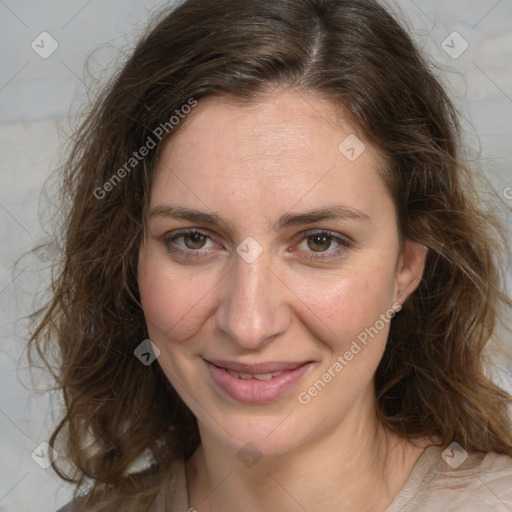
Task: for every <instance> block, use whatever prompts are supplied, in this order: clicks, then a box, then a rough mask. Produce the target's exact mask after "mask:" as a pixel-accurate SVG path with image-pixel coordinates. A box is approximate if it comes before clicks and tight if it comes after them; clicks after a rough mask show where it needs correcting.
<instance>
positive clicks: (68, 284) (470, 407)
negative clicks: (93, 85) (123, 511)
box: [30, 0, 512, 503]
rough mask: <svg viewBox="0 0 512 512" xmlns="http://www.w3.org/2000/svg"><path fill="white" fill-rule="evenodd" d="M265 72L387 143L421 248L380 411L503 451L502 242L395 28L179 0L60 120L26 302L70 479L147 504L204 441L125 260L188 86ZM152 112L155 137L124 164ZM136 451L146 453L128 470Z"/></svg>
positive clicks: (136, 240)
mask: <svg viewBox="0 0 512 512" xmlns="http://www.w3.org/2000/svg"><path fill="white" fill-rule="evenodd" d="M270 89H299V90H303V91H306V92H310V93H314V94H319V95H322V96H323V97H325V98H328V99H330V100H331V101H332V104H333V108H337V107H340V108H341V109H342V110H343V112H345V113H347V114H348V115H349V116H351V119H352V120H353V122H354V123H355V125H356V126H358V127H359V128H360V130H361V133H362V134H363V135H364V137H365V138H366V140H367V141H368V142H369V143H371V144H373V145H374V146H375V147H377V148H379V149H380V150H381V151H382V153H383V154H384V155H385V156H386V160H387V165H386V167H385V168H384V169H382V174H383V177H384V179H385V181H386V184H387V186H388V187H389V190H390V191H391V193H392V195H393V198H394V201H395V204H396V206H397V211H398V225H399V229H400V234H401V237H402V239H412V240H415V241H418V242H421V243H422V244H425V245H426V246H427V247H428V248H429V252H428V257H427V263H426V269H425V273H424V277H423V280H422V281H421V283H420V285H419V288H418V289H417V290H416V291H415V293H414V294H413V295H412V296H411V297H410V298H409V299H408V300H407V301H406V303H405V304H404V307H403V310H402V311H401V313H399V314H398V315H397V316H396V318H394V319H393V321H392V325H391V331H390V336H389V341H388V344H387V347H386V350H385V353H384V356H383V359H382V361H381V363H380V365H379V367H378V370H377V374H376V379H375V384H376V389H375V393H376V397H377V402H378V408H379V414H380V417H381V421H382V423H383V424H384V425H385V426H386V427H387V428H389V429H390V430H392V431H394V432H395V433H397V434H399V435H401V436H404V437H407V438H410V439H413V438H415V437H420V436H427V435H428V436H430V435H433V436H438V437H439V438H440V439H441V441H442V444H443V445H448V444H449V443H451V442H452V441H457V442H458V443H459V444H461V445H462V446H463V447H464V448H465V449H466V450H468V451H471V450H480V451H484V452H490V451H494V452H499V453H505V454H508V455H511V456H512V434H511V432H512V426H511V419H510V417H508V415H507V405H508V404H509V403H510V402H511V400H512V398H511V397H510V396H509V395H508V394H507V393H505V392H504V391H503V390H501V389H500V388H499V387H498V386H497V385H495V384H494V383H493V382H492V380H490V378H489V377H488V376H487V375H486V367H485V365H484V362H485V359H484V357H485V353H484V349H485V348H486V347H487V345H488V342H489V341H490V340H491V339H494V337H495V335H496V332H497V322H498V320H499V315H500V314H502V312H503V311H505V310H507V311H509V308H510V306H511V302H510V300H509V299H508V298H507V297H506V296H505V295H504V294H503V292H502V291H501V287H500V277H501V275H500V272H499V267H498V264H497V261H498V258H499V257H500V255H503V254H504V252H503V251H504V247H503V244H505V243H506V242H505V241H504V240H505V239H504V237H502V236H501V235H500V233H502V231H501V229H502V228H501V227H500V223H499V221H498V220H497V218H495V217H494V216H492V215H491V214H489V213H486V212H485V211H484V209H483V208H482V206H481V205H480V204H479V201H478V199H477V195H476V185H475V184H474V177H473V174H474V173H473V171H471V170H468V169H467V168H466V167H465V166H464V165H463V164H462V160H463V157H462V155H461V154H459V153H460V147H461V144H460V140H459V139H460V133H459V132H460V129H459V124H458V121H457V113H456V111H455V109H454V107H453V105H452V103H451V101H450V99H449V98H448V96H447V94H446V92H445V90H444V88H443V87H442V86H441V85H440V83H439V82H438V80H437V79H436V78H435V76H434V74H433V72H432V70H431V69H430V67H429V66H428V65H427V64H426V62H425V60H424V58H423V57H422V56H421V55H420V53H419V51H418V50H417V48H416V47H415V45H414V44H413V42H412V41H411V38H410V37H409V35H408V34H407V32H406V31H405V30H404V29H403V28H402V27H401V26H400V25H399V24H398V23H397V22H396V21H395V20H394V18H393V17H392V16H391V15H390V14H388V12H387V11H386V10H385V9H384V8H383V7H381V6H380V5H379V4H378V3H377V2H376V1H372V0H251V1H250V2H248V1H246V0H216V1H215V2H207V1H205V0H187V1H185V2H183V3H182V4H181V5H179V6H178V7H177V8H175V9H173V10H172V11H171V12H169V13H168V12H165V13H164V15H163V17H162V18H161V19H160V20H159V21H158V20H157V21H155V22H154V23H153V25H152V26H150V27H149V28H148V30H147V32H146V33H145V35H144V37H142V38H141V40H140V41H139V43H138V44H137V46H136V48H135V50H134V52H133V54H132V55H131V56H130V58H129V59H128V60H127V62H126V63H125V64H124V66H123V67H122V69H121V70H120V71H119V73H118V74H117V76H115V77H114V79H113V80H112V82H111V83H110V84H109V85H108V86H107V87H106V88H105V89H104V90H103V92H102V94H101V96H100V97H99V99H98V100H97V101H96V103H95V104H94V105H93V107H92V110H91V112H90V113H89V115H88V116H87V119H85V121H83V123H82V124H81V125H80V127H79V128H78V129H77V130H76V132H75V133H74V135H73V146H72V148H71V151H70V153H69V157H68V158H67V160H66V162H65V165H64V168H63V174H62V176H63V178H62V179H63V182H62V189H61V191H62V200H63V207H64V209H63V213H62V217H61V218H62V219H63V222H64V226H63V238H64V242H65V243H64V247H63V254H62V259H61V261H60V264H59V265H58V267H57V273H56V275H55V277H54V280H53V286H52V297H51V299H50V301H49V303H48V304H46V305H45V306H44V307H42V308H41V309H40V310H39V311H38V312H37V313H35V314H34V317H33V319H34V321H35V322H36V324H35V325H34V328H33V331H32V335H31V340H30V342H31V348H32V349H36V350H37V351H38V353H39V355H40V356H41V357H42V358H43V359H45V360H46V361H47V362H48V364H49V365H52V361H50V356H49V354H51V353H55V352H56V353H57V360H56V361H54V362H53V363H54V366H55V365H56V370H55V376H56V379H57V386H58V389H60V390H61V391H62V393H63V397H64V402H65V416H64V418H63V419H62V421H61V422H60V423H59V425H58V426H57V428H56V430H55V432H54V433H53V435H52V437H51V440H50V442H51V444H52V445H54V444H56V447H58V451H59V453H60V454H61V456H62V455H67V461H68V463H69V464H67V465H65V467H63V466H62V464H61V463H60V462H59V461H62V462H65V461H66V459H65V458H64V457H61V458H60V459H59V460H58V461H57V463H56V464H55V465H54V467H55V469H56V471H57V472H58V473H59V474H60V475H61V476H62V477H63V478H66V479H69V480H72V481H75V482H77V484H78V485H77V488H81V487H83V486H84V485H85V483H86V482H87V480H89V479H90V480H91V481H92V488H91V489H90V493H91V495H93V496H99V495H100V493H101V492H102V491H104V490H105V489H112V488H113V489H118V490H119V489H123V493H124V494H125V495H133V496H136V497H138V499H139V501H140V503H142V501H143V498H142V495H143V494H144V492H143V491H144V490H146V491H147V493H146V494H148V495H152V494H151V493H152V492H153V491H150V490H149V489H150V487H151V486H152V485H154V486H155V488H157V487H158V482H159V480H160V479H161V478H162V474H163V473H162V471H163V470H164V469H165V468H166V467H168V465H169V463H170V461H171V460H173V459H175V458H178V457H185V458H186V457H188V456H190V455H191V454H192V453H193V451H194V450H195V448H196V447H197V445H198V443H199V436H198V430H197V424H196V420H195V418H194V417H193V415H192V413H191V412H190V411H189V409H188V408H187V407H186V406H185V405H184V403H183V402H182V400H181V399H180V397H179V396H178V395H177V394H176V392H175V391H174V390H173V388H172V387H171V385H170V384H169V382H168V380H167V379H166V378H165V376H164V374H163V372H162V371H161V369H160V367H159V366H158V365H157V364H153V365H151V366H148V367H147V366H145V365H143V364H141V362H140V361H139V360H138V359H137V358H136V357H135V356H134V349H135V348H136V347H137V346H138V345H139V344H140V343H141V342H142V341H143V340H144V339H145V338H147V337H148V335H147V330H146V324H145V321H144V316H143V311H142V308H141V306H140V301H139V292H138V287H137V280H136V269H137V255H138V249H139V246H140V243H141V241H142V238H143V236H144V226H145V218H146V211H147V205H148V200H149V191H150V188H151V182H152V174H153V171H154V169H155V164H156V161H157V160H158V157H159V154H160V148H161V147H162V145H163V142H164V141H167V140H169V139H171V138H172V136H173V135H174V134H175V133H177V131H178V130H179V129H180V128H181V126H183V124H184V123H183V122H179V123H178V124H177V125H176V126H173V127H171V126H170V123H169V119H170V117H171V116H172V115H174V113H175V112H176V111H177V110H178V111H180V109H182V107H183V105H186V104H189V105H190V104H192V102H191V99H192V101H197V102H199V103H200V102H201V98H204V97H206V96H212V95H226V96H228V97H230V98H233V100H235V99H236V100H237V101H242V102H248V103H250V102H255V101H257V100H258V98H261V95H263V94H265V93H266V92H268V91H269V90H270ZM165 123H167V124H165ZM162 126H166V127H167V130H166V131H165V134H164V135H165V137H162V140H161V141H158V147H157V148H156V149H155V150H154V151H149V152H148V154H147V155H146V156H145V157H144V158H143V159H141V160H138V161H137V163H135V162H132V164H133V166H132V167H131V168H127V167H126V164H127V162H129V161H130V158H133V153H134V151H137V150H138V149H139V148H141V147H142V146H144V145H147V141H148V137H149V138H152V139H153V140H155V141H156V140H157V137H156V136H155V132H156V133H160V132H158V130H157V128H158V127H162ZM160 131H161V129H160ZM130 165H131V164H130ZM122 168H124V169H125V172H124V173H123V172H120V171H119V170H120V169H122ZM114 174H116V175H117V177H118V178H120V179H115V180H114V182H112V179H113V176H114ZM121 175H122V176H121ZM121 177H122V179H121ZM107 182H109V183H110V184H111V185H110V186H105V185H104V184H106V183H107ZM98 190H101V191H102V192H101V193H100V192H98ZM98 196H101V197H98ZM55 349H56V350H55ZM145 450H150V451H151V452H152V454H153V458H154V460H155V464H154V465H152V466H151V469H150V470H148V471H149V472H148V471H146V472H145V473H144V474H142V473H141V474H139V476H137V475H132V476H127V472H128V470H129V468H130V467H131V466H132V464H133V463H134V462H135V461H136V460H137V459H138V458H139V457H140V456H141V454H143V453H144V452H145ZM59 464H60V465H59ZM150 483H151V484H150ZM148 499H149V498H148ZM149 501H151V500H150V499H149ZM148 503H149V502H148Z"/></svg>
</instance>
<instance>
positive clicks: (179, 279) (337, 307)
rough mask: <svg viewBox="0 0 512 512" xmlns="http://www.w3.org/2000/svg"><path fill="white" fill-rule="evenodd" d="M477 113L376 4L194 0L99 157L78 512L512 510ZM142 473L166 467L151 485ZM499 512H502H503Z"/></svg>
mask: <svg viewBox="0 0 512 512" xmlns="http://www.w3.org/2000/svg"><path fill="white" fill-rule="evenodd" d="M458 130H459V128H458V124H457V116H456V112H455V111H454V108H453V106H452V104H451V102H450V100H449V98H448V97H447V95H446V93H445V91H444V90H443V88H442V87H441V86H440V84H439V83H438V82H437V81H436V79H435V78H434V76H433V74H432V72H431V71H430V70H429V69H428V67H427V66H426V64H425V62H424V60H423V59H422V57H421V55H420V54H419V53H418V51H417V49H416V48H415V46H414V45H413V43H412V41H411V39H410V37H409V36H408V35H407V34H406V32H405V31H404V30H403V29H402V28H401V27H400V26H399V24H398V23H397V22H396V21H395V20H394V19H393V18H392V17H391V16H390V15H389V14H388V13H387V12H386V11H385V10H384V9H383V8H382V7H380V6H379V4H378V3H376V2H374V1H370V0H271V1H270V0H254V1H251V2H246V1H244V0H217V1H216V2H213V3H210V2H205V1H204V0H187V1H185V2H184V3H182V4H181V5H180V6H179V7H177V8H176V9H175V10H173V11H171V12H170V13H168V14H167V15H166V16H165V17H163V18H162V20H161V21H160V22H158V23H157V24H156V25H155V26H154V27H152V28H151V30H148V33H147V34H146V35H145V36H144V38H143V39H142V40H141V41H140V42H139V44H138V45H137V47H136V49H135V51H134V53H133V55H132V56H131V57H130V58H129V59H128V61H127V62H126V64H125V65H124V66H123V69H122V70H121V71H120V73H119V75H118V76H117V77H116V79H115V81H114V82H113V83H112V84H111V85H110V86H109V88H108V89H107V90H106V91H105V93H104V95H103V96H102V97H101V98H100V100H99V101H98V102H97V104H96V105H95V107H94V108H93V111H92V112H91V114H90V116H89V117H88V119H87V120H86V121H85V122H84V123H83V125H82V126H81V128H80V129H79V130H78V131H77V133H76V134H75V137H74V140H75V144H74V146H73V149H72V151H71V154H70V157H69V160H68V161H67V165H66V166H65V176H64V182H63V192H64V194H65V196H66V197H67V198H71V200H70V201H69V202H68V203H67V204H69V209H68V210H66V216H65V219H66V220H65V226H64V233H65V240H66V244H65V252H64V255H63V262H62V266H61V268H60V273H59V274H58V275H57V278H56V280H55V282H54V288H53V291H54V294H53V297H52V300H51V302H50V303H49V304H48V306H47V308H46V309H44V310H43V311H41V314H42V317H37V319H38V322H39V323H38V325H37V326H36V327H35V330H34V332H33V335H32V340H31V341H32V343H33V346H34V347H37V348H38V349H39V351H40V353H42V354H48V353H50V350H51V347H54V346H55V344H56V346H57V347H58V354H59V367H60V370H59V372H58V374H57V378H58V384H59V386H60V388H61V389H62V392H63V396H64V399H65V404H66V414H65V416H64V418H63V420H62V421H61V423H60V424H59V425H58V426H57V428H56V430H55V432H54V434H53V436H52V438H51V440H50V443H51V444H52V445H53V446H55V448H56V449H57V451H58V453H59V454H60V455H61V457H60V458H59V459H58V460H57V461H56V463H55V464H54V469H56V471H57V472H58V474H59V475H61V476H62V477H63V478H66V479H68V480H70V481H74V482H76V483H77V490H83V489H85V488H86V487H87V484H89V485H88V490H87V491H86V492H83V493H82V494H84V495H83V496H81V497H77V498H76V499H75V500H74V501H73V502H72V503H70V504H69V505H68V506H67V507H65V509H64V510H68V511H69V510H73V511H75V510H161V511H163V510H171V511H173V512H174V511H185V510H190V511H191V510H197V511H199V512H211V511H214V512H218V511H222V512H226V511H228V512H229V511H247V510H251V511H261V512H263V511H265V512H267V511H270V510H280V511H290V512H292V511H300V510H307V511H313V510H315V511H316V510H325V511H339V510H347V511H358V512H361V511H388V512H391V511H392V512H396V511H398V510H400V511H409V510H415V511H417V512H419V511H426V510H428V511H436V510H443V511H445V510H464V511H468V510H478V511H482V510H509V509H511V508H512V428H511V419H510V417H509V416H508V415H507V406H508V405H509V404H510V402H511V397H510V396H509V395H508V394H507V393H505V391H503V390H501V389H500V388H499V387H497V386H496V385H495V384H494V383H493V382H492V381H491V380H490V379H489V378H488V376H487V373H486V371H487V368H486V367H485V365H484V350H485V349H486V348H487V347H488V343H489V342H490V340H491V339H494V338H495V336H496V329H497V321H498V319H499V317H498V315H500V314H501V313H500V312H502V311H504V309H505V308H509V307H510V305H511V302H510V300H509V299H508V298H507V297H506V296H505V295H504V294H503V292H502V291H501V289H500V280H499V277H500V274H499V269H498V267H497V263H496V261H497V259H496V258H497V257H496V255H499V254H500V253H499V252H498V251H500V250H501V245H500V242H499V240H500V238H499V235H500V227H499V223H498V221H497V220H496V219H495V218H494V217H492V216H491V215H490V214H487V213H485V212H484V210H483V209H482V207H481V206H480V205H479V203H478V200H477V196H476V189H475V185H474V184H473V180H472V174H471V172H470V171H468V170H466V168H465V167H464V166H463V164H462V163H461V162H462V158H463V155H461V154H460V144H459V132H458ZM141 465H142V466H141ZM500 507H501V508H500Z"/></svg>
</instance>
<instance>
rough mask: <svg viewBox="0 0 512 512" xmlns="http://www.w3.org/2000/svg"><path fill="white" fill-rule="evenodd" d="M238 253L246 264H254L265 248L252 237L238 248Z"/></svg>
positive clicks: (246, 239)
mask: <svg viewBox="0 0 512 512" xmlns="http://www.w3.org/2000/svg"><path fill="white" fill-rule="evenodd" d="M236 252H237V253H238V255H239V256H240V257H241V258H242V259H243V260H244V261H245V262H246V263H253V262H254V261H256V260H257V259H258V258H259V257H260V255H261V253H262V252H263V247H261V245H260V244H259V243H258V242H257V241H256V240H255V239H254V238H253V237H252V236H248V237H247V238H245V239H244V240H243V242H242V243H241V244H240V245H239V246H238V247H237V248H236Z"/></svg>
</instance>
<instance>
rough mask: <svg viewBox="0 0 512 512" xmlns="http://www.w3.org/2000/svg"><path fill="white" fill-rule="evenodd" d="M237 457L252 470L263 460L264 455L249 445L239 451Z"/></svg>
mask: <svg viewBox="0 0 512 512" xmlns="http://www.w3.org/2000/svg"><path fill="white" fill-rule="evenodd" d="M236 456H237V457H238V459H239V460H240V462H241V463H242V464H243V465H244V466H246V467H248V468H252V467H253V466H255V465H256V464H257V463H258V462H259V461H260V460H261V458H262V457H263V454H262V453H261V452H260V450H259V449H258V448H257V447H256V446H254V445H253V444H252V443H247V444H245V445H244V446H242V448H240V450H238V452H237V454H236Z"/></svg>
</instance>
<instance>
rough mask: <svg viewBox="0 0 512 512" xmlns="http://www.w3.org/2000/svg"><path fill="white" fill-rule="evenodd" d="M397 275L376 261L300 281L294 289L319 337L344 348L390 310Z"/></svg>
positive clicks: (311, 327)
mask: <svg viewBox="0 0 512 512" xmlns="http://www.w3.org/2000/svg"><path fill="white" fill-rule="evenodd" d="M393 277H394V273H393V271H392V269H390V268H387V267H385V266H384V265H382V264H379V263H375V264H374V265H367V266H365V268H364V269H356V268H348V267H347V268H346V269H344V271H343V272H342V273H338V274H337V275H332V276H331V277H330V278H327V279H325V278H322V279H321V280H320V281H316V282H315V281H314V280H307V279H302V280H301V281H299V280H297V281H296V283H295V284H294V289H295V290H297V296H298V297H299V298H300V301H301V302H302V303H303V304H304V305H305V306H306V308H305V311H309V313H308V314H307V316H308V317H309V318H310V325H309V327H310V329H311V330H312V331H316V335H317V337H318V338H319V339H324V340H332V343H330V344H331V345H336V346H338V348H339V349H342V348H343V347H344V346H345V345H348V344H350V341H351V340H352V339H354V338H356V337H357V336H358V334H359V333H361V332H363V331H364V330H365V329H366V328H369V327H371V326H373V325H374V324H375V322H376V321H377V320H378V319H379V318H380V315H382V314H385V313H386V312H388V311H389V310H390V308H391V306H392V303H393V291H394V288H393V283H394V279H393ZM379 325H380V324H379ZM315 326H316V327H315ZM384 331H385V329H384ZM383 334H385V333H383ZM333 348H334V347H333Z"/></svg>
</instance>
